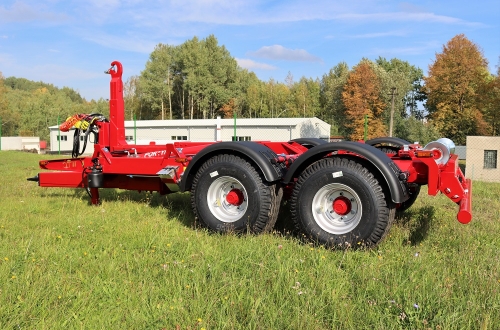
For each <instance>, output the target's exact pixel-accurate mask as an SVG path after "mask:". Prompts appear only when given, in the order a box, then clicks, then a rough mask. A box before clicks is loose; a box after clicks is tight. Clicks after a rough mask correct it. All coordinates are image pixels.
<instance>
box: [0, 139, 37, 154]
mask: <svg viewBox="0 0 500 330" xmlns="http://www.w3.org/2000/svg"><path fill="white" fill-rule="evenodd" d="M0 139H1V141H0V150H23V151H35V150H36V152H37V153H40V149H44V148H45V143H46V142H43V141H40V138H39V137H35V136H5V137H0ZM41 142H42V143H41ZM40 144H42V146H40Z"/></svg>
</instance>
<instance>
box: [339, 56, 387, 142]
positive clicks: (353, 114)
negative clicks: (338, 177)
mask: <svg viewBox="0 0 500 330" xmlns="http://www.w3.org/2000/svg"><path fill="white" fill-rule="evenodd" d="M380 94H381V82H380V81H379V78H378V77H377V75H376V73H375V71H374V70H373V68H372V65H371V64H370V62H369V61H367V60H363V61H361V62H360V63H359V64H358V65H357V66H355V67H354V68H353V70H352V71H351V72H350V73H349V76H348V77H347V82H346V84H345V86H344V90H343V92H342V101H343V103H344V106H345V126H346V127H347V128H348V129H349V138H350V139H351V140H353V141H355V140H362V139H363V137H364V127H365V125H364V123H365V116H368V136H367V137H368V139H371V138H375V137H381V136H386V135H387V129H386V127H385V125H384V123H383V114H384V109H385V107H386V104H385V103H384V101H383V99H382V98H381V95H380Z"/></svg>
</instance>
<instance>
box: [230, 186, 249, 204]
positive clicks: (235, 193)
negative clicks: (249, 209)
mask: <svg viewBox="0 0 500 330" xmlns="http://www.w3.org/2000/svg"><path fill="white" fill-rule="evenodd" d="M244 198H245V196H243V192H242V191H241V190H239V189H232V190H231V191H230V192H229V193H228V194H227V195H226V202H227V203H228V204H231V205H235V206H240V205H241V204H243V200H244Z"/></svg>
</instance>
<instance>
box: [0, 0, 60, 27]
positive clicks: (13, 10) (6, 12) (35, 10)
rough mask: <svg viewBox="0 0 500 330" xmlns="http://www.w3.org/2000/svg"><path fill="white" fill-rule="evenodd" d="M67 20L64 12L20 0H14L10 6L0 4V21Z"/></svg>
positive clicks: (55, 21) (50, 21)
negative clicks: (48, 9)
mask: <svg viewBox="0 0 500 330" xmlns="http://www.w3.org/2000/svg"><path fill="white" fill-rule="evenodd" d="M67 20H68V16H67V15H66V14H61V13H56V12H50V11H46V10H45V9H44V8H41V7H37V6H31V5H28V4H26V3H24V2H22V1H16V2H14V3H13V4H12V6H11V7H10V8H8V7H5V6H0V22H1V23H9V22H30V21H45V22H49V23H51V24H54V23H57V22H63V21H67ZM1 23H0V24H1Z"/></svg>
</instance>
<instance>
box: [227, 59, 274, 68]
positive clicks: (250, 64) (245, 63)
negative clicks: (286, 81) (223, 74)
mask: <svg viewBox="0 0 500 330" xmlns="http://www.w3.org/2000/svg"><path fill="white" fill-rule="evenodd" d="M236 62H238V65H239V66H240V67H242V68H243V69H248V70H276V69H277V67H275V66H273V65H269V64H266V63H259V62H255V61H253V60H250V59H247V58H237V59H236Z"/></svg>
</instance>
